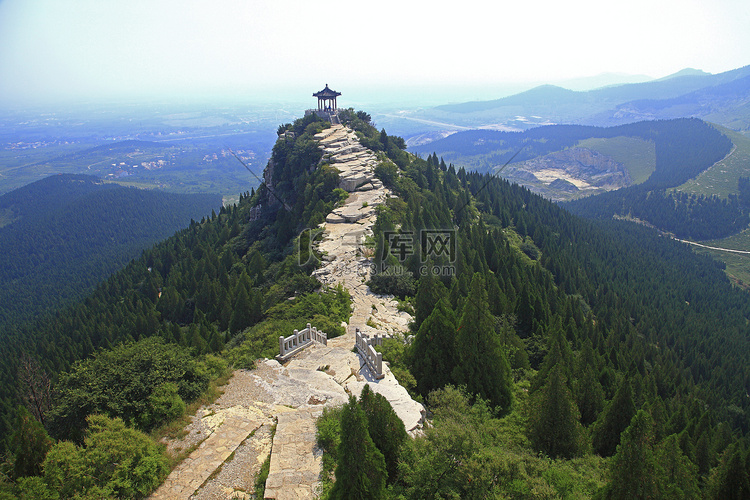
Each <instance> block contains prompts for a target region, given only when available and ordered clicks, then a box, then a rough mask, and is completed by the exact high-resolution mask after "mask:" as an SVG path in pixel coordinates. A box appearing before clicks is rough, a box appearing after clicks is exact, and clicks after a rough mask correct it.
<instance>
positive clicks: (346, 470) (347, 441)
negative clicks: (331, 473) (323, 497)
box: [329, 396, 388, 500]
mask: <svg viewBox="0 0 750 500" xmlns="http://www.w3.org/2000/svg"><path fill="white" fill-rule="evenodd" d="M336 456H337V465H336V482H335V483H334V485H333V488H332V489H331V494H330V496H329V498H330V499H331V500H339V499H340V500H366V499H372V500H376V499H379V498H380V497H381V492H382V491H383V489H384V488H385V480H386V477H387V475H388V473H387V472H386V468H385V459H384V458H383V454H382V453H381V452H380V451H379V450H378V449H377V448H376V447H375V444H374V443H373V442H372V438H371V437H370V434H369V432H368V431H367V417H366V416H365V413H364V411H362V408H361V407H360V405H359V404H358V403H357V400H356V399H355V398H354V396H350V397H349V402H348V403H347V404H345V405H344V407H343V409H342V411H341V443H340V444H339V448H338V451H337V453H336Z"/></svg>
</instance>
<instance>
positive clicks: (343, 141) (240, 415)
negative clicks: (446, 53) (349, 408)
mask: <svg viewBox="0 0 750 500" xmlns="http://www.w3.org/2000/svg"><path fill="white" fill-rule="evenodd" d="M316 138H317V139H318V140H319V141H320V143H321V147H322V148H323V150H324V161H329V162H330V163H331V164H333V165H334V166H335V167H336V168H338V169H339V170H340V172H341V173H340V187H341V188H342V189H345V190H346V191H348V192H350V195H349V198H348V199H347V200H346V202H345V203H344V205H343V206H341V207H338V208H337V209H335V210H334V211H333V212H332V213H331V214H329V216H328V217H327V219H326V223H325V224H324V225H323V227H322V229H323V230H324V234H323V239H322V241H321V242H320V245H319V250H320V251H322V252H324V253H325V254H326V255H325V257H324V264H323V266H321V267H320V268H319V269H318V270H316V273H315V274H316V275H317V277H318V279H320V280H321V281H322V282H323V283H326V284H329V285H336V284H338V283H341V284H342V285H343V286H344V287H346V288H347V290H349V293H350V294H351V295H352V303H353V311H352V316H351V319H350V321H349V325H348V328H347V333H346V334H345V335H343V336H341V337H338V338H335V339H330V340H329V341H328V345H327V346H324V345H321V344H316V343H314V344H313V345H312V346H311V347H308V348H307V349H305V350H304V351H302V352H300V353H298V354H297V355H295V356H293V357H292V358H291V359H290V360H289V361H287V362H286V363H285V364H284V365H281V364H280V363H279V362H278V361H276V360H264V361H262V362H260V363H258V365H257V366H256V368H255V369H254V370H238V371H236V372H235V374H234V376H233V377H232V379H230V381H229V383H228V385H227V386H226V387H225V392H224V394H223V395H222V396H221V397H220V398H219V399H217V401H216V402H215V403H214V404H212V405H210V406H209V407H207V408H201V409H200V410H199V411H198V412H197V414H196V416H195V417H193V423H192V424H191V425H190V426H188V428H187V429H186V431H188V432H187V435H186V436H185V437H184V438H182V439H180V440H176V441H174V442H170V443H169V447H170V449H171V450H177V449H179V448H182V449H187V448H188V447H189V446H191V445H195V444H196V443H198V442H200V440H201V439H205V440H204V441H203V442H202V443H201V444H200V446H198V448H197V449H195V451H193V452H192V453H191V454H190V456H189V457H188V458H187V459H186V460H185V461H184V462H182V463H181V464H180V465H179V466H178V467H177V468H175V470H174V471H172V473H171V474H170V475H169V477H168V478H167V480H166V481H165V482H164V484H163V485H162V486H161V487H160V488H159V489H158V490H157V491H156V492H155V493H154V494H153V495H152V496H151V498H152V499H155V500H156V499H167V498H169V499H182V498H185V499H187V498H195V499H197V498H216V499H222V500H223V499H227V500H228V499H230V498H251V497H250V496H249V495H252V494H253V493H254V491H253V490H252V488H253V486H252V485H253V478H254V476H255V474H257V471H258V469H259V467H260V464H261V463H262V462H263V461H264V460H265V459H266V457H267V456H268V450H269V448H270V454H271V463H270V470H269V475H268V479H267V480H266V492H265V498H268V499H276V500H284V499H292V498H293V499H307V498H310V499H311V498H315V497H316V495H317V492H318V490H319V488H320V472H321V451H320V450H319V449H318V448H317V446H316V440H315V431H316V428H315V422H316V420H317V418H318V417H319V416H320V415H321V413H322V411H323V408H324V407H326V406H340V405H342V404H344V403H345V402H346V401H347V400H348V397H349V394H354V395H356V396H359V394H360V392H361V391H362V388H363V387H364V386H365V385H366V384H369V385H370V386H371V388H372V390H373V391H374V392H378V393H380V394H383V395H384V396H385V397H386V398H387V399H388V400H389V401H390V403H391V405H392V406H393V408H394V410H395V411H396V413H397V414H398V416H399V417H400V418H401V420H403V422H404V426H405V428H406V430H407V431H409V432H410V433H411V434H414V433H416V432H419V428H420V426H421V423H422V422H423V419H424V408H423V407H422V405H421V404H419V403H417V402H415V401H413V400H412V399H411V397H410V396H409V394H408V393H407V391H406V389H404V388H403V387H401V386H400V385H399V384H398V381H397V380H396V378H395V377H394V376H393V374H392V373H391V372H390V370H389V369H388V367H387V366H384V374H385V377H384V378H382V379H380V380H377V379H375V377H374V376H373V375H372V374H371V373H370V371H369V368H368V367H367V365H366V364H364V365H363V362H362V360H361V359H360V358H359V356H358V355H357V354H355V353H354V352H352V348H353V346H354V329H355V327H358V328H360V329H361V330H362V331H363V332H364V333H368V334H374V333H376V332H377V333H381V334H382V333H389V334H392V335H402V334H403V333H404V332H406V331H407V328H408V326H407V325H408V323H409V321H410V320H411V317H410V316H409V315H408V314H406V313H403V312H399V311H398V309H397V303H396V301H394V300H392V299H391V298H389V297H383V296H379V295H375V294H373V293H372V292H370V290H369V289H368V287H367V286H366V285H365V282H366V281H367V279H368V278H369V270H370V268H369V260H368V258H367V255H368V250H367V249H366V248H365V247H364V241H365V237H366V236H368V235H371V234H372V225H373V224H374V222H375V219H376V211H375V208H376V207H377V205H379V204H382V203H384V202H385V200H386V198H387V197H388V196H390V192H389V191H388V190H387V189H386V188H384V187H383V185H382V183H380V181H379V180H378V179H376V178H375V177H374V175H373V172H372V170H373V168H374V166H375V165H376V163H377V159H376V157H375V155H374V154H373V153H372V152H371V151H369V150H367V149H365V148H364V147H362V146H361V145H360V144H359V141H358V140H357V137H356V135H355V134H354V133H353V132H352V131H350V130H348V129H346V128H345V127H343V126H341V125H334V126H333V127H331V128H330V129H327V130H324V131H323V132H321V134H319V135H318V136H316ZM368 320H370V323H371V324H375V325H376V326H377V328H372V327H370V326H368V325H367V322H368ZM274 421H276V433H275V434H274V437H273V441H272V443H271V442H270V434H269V433H268V429H269V428H270V426H271V425H272V424H273V422H274ZM253 432H255V434H253V435H252V436H250V434H251V433H253ZM205 436H208V437H207V438H206V437H205ZM233 452H234V455H231V454H232V453H233ZM230 455H231V457H232V458H231V460H228V459H229V457H230ZM243 471H244V472H243Z"/></svg>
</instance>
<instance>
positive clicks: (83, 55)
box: [0, 0, 750, 100]
mask: <svg viewBox="0 0 750 500" xmlns="http://www.w3.org/2000/svg"><path fill="white" fill-rule="evenodd" d="M747 64H750V1H748V0H627V1H624V0H619V1H616V0H611V1H607V0H591V1H589V0H570V1H567V2H566V1H560V0H514V1H512V2H509V1H507V0H499V1H498V0H496V1H490V0H481V1H476V0H463V1H451V2H446V1H442V0H432V1H425V2H423V1H411V0H398V1H394V0H378V1H369V2H363V1H358V0H346V1H340V0H319V1H315V0H304V1H298V0H0V96H2V97H0V99H5V100H17V99H21V98H24V99H26V98H28V99H32V100H42V99H43V100H55V99H68V98H70V97H71V96H74V97H84V98H85V97H92V98H98V97H112V96H115V97H123V96H124V97H127V96H140V95H146V94H148V95H155V94H159V93H164V94H167V95H174V94H185V93H205V94H207V95H216V94H227V93H231V92H236V93H248V94H252V93H256V92H260V91H265V90H267V89H269V88H273V87H283V89H289V88H299V89H306V90H309V91H310V92H312V91H315V90H319V88H322V87H323V85H324V84H325V83H329V84H330V85H331V87H332V88H334V89H337V90H345V89H347V88H349V87H351V86H355V87H356V86H360V87H361V86H370V87H395V86H398V85H404V84H406V85H416V86H430V85H438V84H439V85H467V84H470V85H478V84H481V85H483V84H488V85H489V84H498V83H504V82H527V81H537V82H538V81H556V80H561V79H565V78H573V77H580V76H591V75H596V74H599V73H603V72H621V73H631V74H646V75H649V76H653V77H661V76H665V75H667V74H670V73H673V72H675V71H678V70H680V69H682V68H685V67H693V68H699V69H703V70H705V71H709V72H712V73H716V72H721V71H726V70H729V69H733V68H737V67H741V66H744V65H747ZM305 97H307V96H305Z"/></svg>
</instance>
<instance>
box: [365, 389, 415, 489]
mask: <svg viewBox="0 0 750 500" xmlns="http://www.w3.org/2000/svg"><path fill="white" fill-rule="evenodd" d="M359 404H360V406H361V407H362V410H363V411H364V412H365V416H366V417H367V430H368V432H369V434H370V438H372V442H373V443H374V444H375V446H376V447H377V449H378V450H380V452H381V453H382V454H383V458H384V459H385V466H386V470H387V472H388V482H389V483H394V482H395V481H396V478H397V474H398V460H399V456H400V453H401V445H402V444H403V443H404V442H405V441H406V440H407V438H408V435H407V434H406V429H405V428H404V422H403V421H402V420H401V419H400V418H399V417H398V415H396V412H395V411H394V410H393V407H392V406H391V403H389V402H388V400H387V399H386V398H385V397H384V396H383V395H382V394H378V393H375V392H372V390H371V389H370V385H369V384H368V385H365V386H364V387H363V388H362V394H361V395H360V398H359Z"/></svg>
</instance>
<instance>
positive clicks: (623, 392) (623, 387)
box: [593, 379, 635, 457]
mask: <svg viewBox="0 0 750 500" xmlns="http://www.w3.org/2000/svg"><path fill="white" fill-rule="evenodd" d="M634 414H635V403H634V402H633V393H632V390H631V388H630V382H628V380H627V379H623V380H622V382H620V386H619V387H618V388H617V392H616V393H615V397H614V398H612V401H610V403H609V405H608V406H607V408H606V409H605V410H604V412H603V413H602V415H600V417H599V420H598V421H597V422H596V424H595V426H594V432H593V445H594V451H595V452H596V453H598V454H599V455H601V456H603V457H609V456H612V455H613V454H614V453H615V451H616V450H617V445H618V443H619V442H620V433H622V431H624V430H625V429H626V428H627V426H628V424H629V422H630V419H631V418H632V417H633V415H634Z"/></svg>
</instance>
